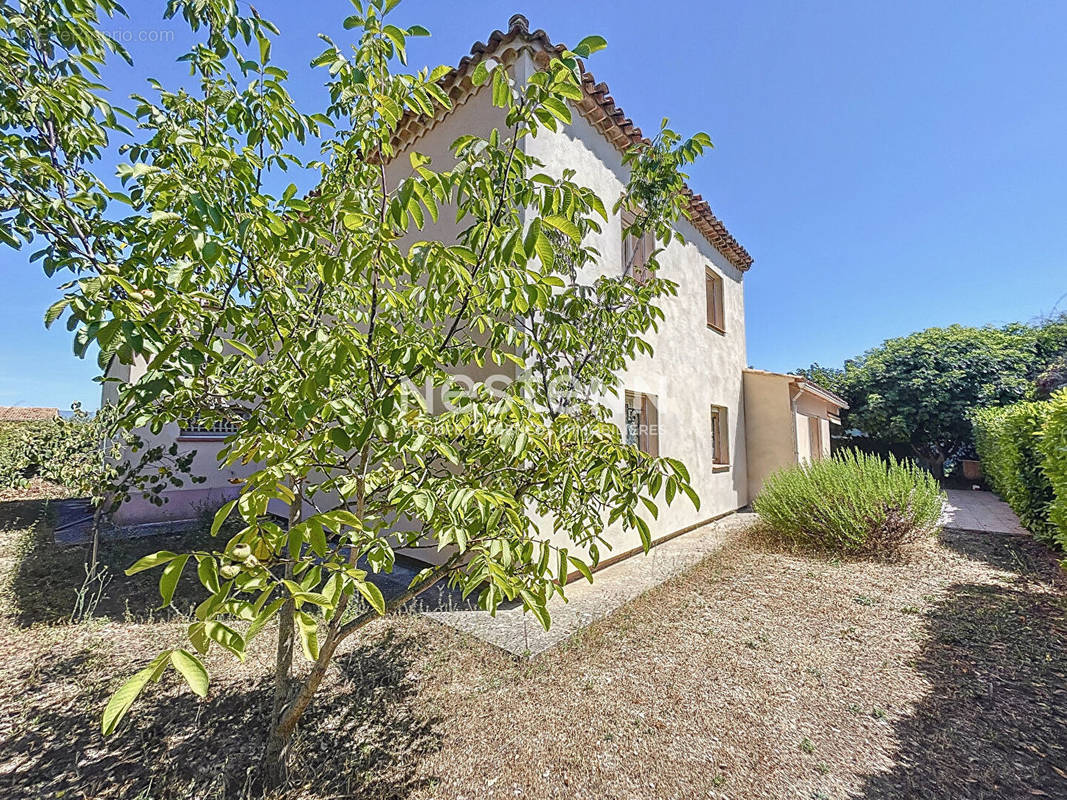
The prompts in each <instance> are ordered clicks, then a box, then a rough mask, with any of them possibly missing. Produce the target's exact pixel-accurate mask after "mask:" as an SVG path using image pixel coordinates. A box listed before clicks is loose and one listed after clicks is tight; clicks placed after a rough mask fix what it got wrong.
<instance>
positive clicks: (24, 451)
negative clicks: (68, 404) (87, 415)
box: [0, 420, 56, 489]
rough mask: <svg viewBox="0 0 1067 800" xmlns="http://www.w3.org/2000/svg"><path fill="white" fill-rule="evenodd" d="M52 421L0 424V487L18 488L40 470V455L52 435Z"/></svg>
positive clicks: (41, 461) (43, 461) (41, 460)
mask: <svg viewBox="0 0 1067 800" xmlns="http://www.w3.org/2000/svg"><path fill="white" fill-rule="evenodd" d="M55 424H56V423H55V422H54V421H52V420H42V421H35V422H7V423H3V424H2V425H0V489H18V488H21V487H23V486H25V485H26V482H27V481H28V480H29V479H30V478H32V477H34V476H36V475H39V474H40V473H41V469H40V466H41V464H42V463H47V461H46V460H45V459H42V458H40V457H39V455H38V454H39V453H40V452H41V451H42V450H44V449H46V448H45V447H44V444H45V442H47V441H49V440H50V439H51V438H52V436H53V430H54V428H55Z"/></svg>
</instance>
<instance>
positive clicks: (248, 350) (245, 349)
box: [226, 339, 256, 358]
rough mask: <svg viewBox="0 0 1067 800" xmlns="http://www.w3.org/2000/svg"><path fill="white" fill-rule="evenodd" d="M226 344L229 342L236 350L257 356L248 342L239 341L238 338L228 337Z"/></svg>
mask: <svg viewBox="0 0 1067 800" xmlns="http://www.w3.org/2000/svg"><path fill="white" fill-rule="evenodd" d="M226 344H228V345H229V346H230V347H232V348H233V349H234V350H240V351H241V352H242V353H244V354H245V355H246V356H248V357H249V358H255V357H256V353H255V351H254V350H253V349H252V348H251V347H249V346H248V345H247V344H245V343H244V342H239V341H237V340H236V339H227V340H226Z"/></svg>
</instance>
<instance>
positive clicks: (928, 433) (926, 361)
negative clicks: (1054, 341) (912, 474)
mask: <svg viewBox="0 0 1067 800" xmlns="http://www.w3.org/2000/svg"><path fill="white" fill-rule="evenodd" d="M1034 358H1035V352H1034V340H1033V337H1032V336H1031V335H1029V334H1028V333H1027V329H1025V327H1024V326H1008V327H1006V328H993V327H984V328H968V327H964V326H962V325H950V326H949V327H947V328H928V329H926V330H924V331H919V332H918V333H913V334H910V335H908V336H903V337H900V338H897V339H889V340H887V341H885V342H883V343H882V344H881V345H880V346H878V347H875V348H872V349H871V350H868V351H867V352H866V353H864V354H863V355H862V356H861V357H860V358H858V359H856V360H855V361H854V362H849V364H848V365H847V366H846V370H845V378H844V387H845V390H846V391H845V394H846V396H847V398H848V399H849V401H850V405H851V408H850V410H849V412H848V425H850V426H852V427H855V428H858V429H859V430H861V431H863V432H864V433H865V434H867V435H868V436H870V437H873V438H875V439H878V440H881V441H883V442H885V443H888V444H907V445H910V446H911V448H912V451H913V452H914V453H915V455H916V456H917V457H918V458H919V459H920V460H922V461H923V463H924V464H926V466H927V467H929V468H930V470H931V471H932V472H933V473H934V474H935V475H937V476H940V475H941V474H942V473H943V467H944V464H945V461H946V460H947V459H948V458H949V457H950V456H951V455H952V454H953V453H955V452H957V451H958V450H959V449H960V448H961V447H963V446H964V445H966V444H968V443H970V442H971V440H972V433H971V423H970V421H969V415H970V413H971V411H972V410H974V409H977V408H984V407H988V406H997V405H1005V404H1008V403H1013V402H1017V401H1018V400H1021V399H1022V398H1023V397H1024V396H1025V395H1026V392H1027V390H1028V388H1029V375H1030V371H1031V369H1032V367H1033V364H1034Z"/></svg>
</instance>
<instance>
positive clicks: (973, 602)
mask: <svg viewBox="0 0 1067 800" xmlns="http://www.w3.org/2000/svg"><path fill="white" fill-rule="evenodd" d="M42 508H43V506H42V504H41V503H40V502H34V503H0V567H2V568H4V569H6V571H7V573H8V580H7V586H6V588H5V591H4V595H3V597H4V603H5V606H6V608H7V616H6V617H5V619H4V620H3V621H0V699H2V703H0V797H4V798H16V799H19V800H21V798H59V797H63V798H68V799H69V798H142V799H143V800H148V798H152V799H153V800H163V799H164V798H190V797H195V798H198V800H199V799H201V798H203V799H204V800H210V798H222V797H241V796H243V795H245V794H246V787H247V783H248V780H247V775H248V770H249V768H250V767H251V766H253V765H254V762H255V758H256V755H257V753H258V751H259V748H260V741H261V740H260V738H259V737H260V734H259V727H260V725H259V723H261V722H262V720H263V709H264V707H265V704H266V699H267V697H268V696H269V691H268V688H267V685H268V684H267V674H268V669H269V660H270V649H271V643H270V637H269V636H268V635H267V634H264V636H263V638H262V639H260V640H257V646H256V648H255V649H254V652H253V653H252V655H251V657H250V658H249V659H248V660H247V661H246V662H245V663H244V664H241V665H239V666H235V665H234V664H233V663H232V661H229V660H227V659H225V658H223V657H221V656H215V657H213V658H212V660H211V661H210V663H209V667H210V668H211V669H212V673H213V675H214V676H215V682H214V683H213V688H212V693H211V695H210V697H209V699H208V701H206V702H205V703H199V702H197V701H196V700H195V698H194V697H192V696H191V694H190V693H189V692H188V690H183V689H182V688H181V687H179V686H178V685H177V683H176V682H165V683H164V684H163V685H162V686H161V687H153V689H152V692H151V694H150V695H149V696H148V698H147V700H146V702H145V703H143V704H142V705H140V706H138V707H136V708H135V710H134V712H133V719H132V721H131V723H130V724H129V725H126V726H125V727H124V729H123V730H122V731H121V733H120V734H119V735H118V736H116V737H114V738H112V739H110V740H108V741H104V740H103V739H102V738H101V736H100V734H99V732H98V730H99V713H100V709H101V707H102V703H103V702H104V700H105V699H106V696H107V693H108V691H110V690H113V689H114V688H115V687H116V685H117V684H118V682H119V681H120V679H121V676H124V675H128V674H129V673H130V672H132V671H133V670H134V669H135V668H137V667H138V666H140V665H141V664H143V663H144V662H145V661H146V660H147V659H148V658H149V657H150V656H151V654H152V653H153V651H154V650H155V649H157V648H161V647H165V646H169V645H172V644H174V643H175V642H176V641H177V639H178V637H179V635H180V630H181V627H182V625H183V622H182V620H181V618H180V617H179V616H178V615H177V613H176V612H174V611H173V610H170V611H167V612H159V611H151V610H150V609H151V608H152V605H153V603H154V602H155V601H154V600H153V599H152V596H151V593H152V591H153V590H154V589H153V587H152V586H151V583H150V581H151V579H150V578H148V579H147V580H141V579H142V578H143V576H135V578H132V579H128V578H125V577H123V578H121V579H119V578H116V580H115V582H114V583H113V584H112V585H111V586H110V587H109V596H108V597H107V598H105V601H104V602H103V603H102V604H101V607H100V609H99V610H98V614H99V618H98V619H96V620H94V621H92V622H90V623H86V624H82V625H77V626H71V625H67V624H64V623H62V622H61V621H60V620H61V619H62V609H63V607H64V598H67V597H69V596H70V593H71V592H72V589H71V585H73V584H75V583H77V582H80V576H78V580H77V581H75V575H76V574H77V571H80V569H81V566H80V562H78V563H76V564H75V563H73V562H71V561H70V558H71V555H70V554H69V553H68V554H59V555H56V554H55V553H53V552H52V549H51V548H50V546H49V544H48V536H47V530H46V529H45V528H44V527H43V526H40V527H38V528H37V529H34V528H33V527H32V526H31V523H32V522H33V521H34V520H35V519H37V518H39V517H40V516H41V513H42ZM164 544H166V545H168V546H170V544H172V543H170V542H166V541H156V542H152V543H145V542H127V543H122V549H121V550H119V549H114V550H112V549H108V550H107V551H106V552H105V558H107V559H108V560H111V561H113V562H114V563H115V565H116V569H117V567H118V566H121V565H124V564H126V563H130V561H132V560H133V559H134V558H136V557H137V556H138V555H139V554H140V551H139V550H138V548H144V549H145V550H147V549H148V548H149V547H151V549H157V548H158V547H160V546H162V545H164ZM175 546H177V545H175ZM114 547H115V548H117V547H118V545H115V546H114ZM75 567H76V568H77V571H76V570H75ZM1065 598H1067V587H1065V584H1064V580H1063V574H1062V572H1061V571H1060V570H1059V568H1058V567H1057V565H1056V563H1055V559H1054V558H1053V557H1052V556H1051V554H1049V553H1048V551H1046V550H1045V549H1044V548H1042V547H1041V546H1040V545H1037V544H1035V543H1034V542H1032V541H1031V540H1029V539H1026V538H1022V537H988V536H986V537H983V536H981V535H978V534H973V533H953V532H949V533H946V534H944V535H942V537H940V539H938V540H932V541H930V542H928V543H925V544H923V545H921V546H919V547H917V548H915V549H914V550H913V551H911V552H910V553H908V555H907V557H906V558H905V559H904V560H903V561H901V562H899V563H879V562H869V561H837V560H834V559H830V558H827V557H826V556H817V555H809V554H804V553H796V552H792V553H790V552H782V551H780V550H776V549H775V548H774V546H773V545H769V544H767V543H766V542H764V541H761V540H760V539H759V538H758V537H756V536H755V535H753V534H752V533H746V532H737V533H735V534H733V535H732V537H731V539H730V540H729V541H728V543H727V544H726V546H725V547H724V548H723V549H722V550H721V551H719V552H718V553H716V554H714V555H713V556H711V557H710V558H708V559H706V560H705V561H703V562H702V563H701V564H699V565H698V566H697V567H695V568H694V569H693V570H691V571H690V572H688V573H686V574H684V575H682V576H680V577H678V578H676V579H674V580H672V581H670V582H668V583H666V584H664V585H662V586H660V587H659V588H657V589H655V590H652V591H650V592H648V593H646V594H645V595H642V596H641V597H639V598H637V599H636V600H635V601H633V602H631V603H629V604H627V605H625V606H624V607H622V608H621V609H619V610H618V611H616V612H615V613H614V614H612V615H611V616H610V617H608V618H606V619H604V620H601V621H599V622H597V623H595V624H594V625H593V626H592V627H590V628H588V629H586V630H585V631H583V632H581V633H579V634H578V635H577V636H576V637H575V638H574V639H572V640H570V641H569V642H567V643H565V644H564V645H562V646H560V647H559V648H557V649H555V650H551V651H548V652H547V653H544V654H542V655H540V656H537V657H536V658H533V659H529V660H526V659H516V658H512V657H509V656H506V655H505V654H503V653H502V652H501V651H498V650H496V649H494V648H492V647H491V646H489V645H485V644H483V643H481V642H478V641H477V640H474V639H472V638H470V637H467V636H465V635H463V634H461V633H458V632H456V631H453V630H451V629H448V628H444V627H442V626H439V625H437V624H435V623H433V622H431V621H429V620H426V619H424V618H422V617H418V616H399V617H395V618H392V619H390V620H387V621H384V622H382V623H379V624H378V625H377V626H375V627H373V628H372V629H369V630H368V632H367V633H366V635H365V636H363V637H362V638H361V639H358V640H353V641H351V643H350V644H349V645H348V646H347V648H346V649H345V651H344V652H343V654H342V655H341V656H340V657H339V659H338V661H337V669H336V670H334V671H333V674H332V675H331V677H330V679H329V681H328V684H327V685H326V686H325V687H324V691H323V693H322V696H321V698H320V702H319V703H318V705H317V706H315V708H314V711H313V712H312V713H311V714H310V716H309V718H308V719H307V720H306V722H305V724H304V725H303V727H302V729H301V732H300V735H299V740H298V741H297V743H296V745H295V748H294V752H295V762H296V764H295V768H294V774H293V776H292V777H293V780H292V786H291V787H290V788H289V789H288V790H287V792H286V793H285V794H284V797H286V798H289V799H290V800H295V799H296V798H307V799H308V800H312V799H314V800H325V798H363V797H366V798H413V800H429V799H430V798H435V799H436V800H445V799H446V798H457V799H458V798H468V799H469V800H473V799H474V798H505V797H507V798H515V797H526V798H547V797H567V798H571V797H576V798H697V797H705V798H737V799H738V800H741V799H744V798H752V800H756V798H759V799H760V800H762V799H763V798H807V799H811V800H814V799H815V798H860V797H863V798H901V800H904V798H931V799H932V798H939V799H940V798H1022V797H1026V798H1032V797H1035V796H1036V797H1054V798H1061V797H1067V648H1065V646H1064V645H1065V644H1067V641H1065V640H1067V600H1065ZM189 600H191V596H190V597H188V598H186V597H184V596H182V597H181V598H180V599H179V602H178V604H177V605H178V606H179V607H182V602H188V601H189Z"/></svg>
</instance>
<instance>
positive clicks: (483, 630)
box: [422, 513, 755, 655]
mask: <svg viewBox="0 0 1067 800" xmlns="http://www.w3.org/2000/svg"><path fill="white" fill-rule="evenodd" d="M754 518H755V515H754V514H749V513H739V514H731V515H730V516H728V517H724V518H723V519H720V520H717V521H715V522H711V523H709V524H707V525H704V526H702V527H700V528H697V529H696V530H693V531H690V532H689V533H684V534H682V535H680V536H676V537H675V538H673V539H670V540H668V541H666V542H663V543H662V544H659V545H657V546H656V547H653V548H652V550H651V551H649V553H647V554H644V555H636V556H633V557H631V558H628V559H625V560H624V561H621V562H619V563H617V564H613V565H611V566H609V567H605V568H604V569H602V570H599V571H598V572H597V573H595V574H594V576H593V583H591V584H590V583H588V582H587V581H585V580H579V581H575V582H572V583H570V584H568V585H567V602H564V601H562V600H561V599H559V598H558V597H557V598H553V600H552V602H551V603H550V604H549V607H548V610H549V614H550V615H551V617H552V626H551V627H550V628H549V630H547V631H546V630H545V629H544V628H542V627H541V625H540V623H538V622H537V620H536V619H534V617H533V615H531V614H528V613H524V611H523V609H522V607H521V606H519V607H512V608H506V609H498V610H497V613H496V616H490V615H489V613H488V612H485V611H482V610H480V609H477V608H470V607H469V606H468V607H460V608H453V609H447V608H446V609H442V608H441V607H440V605H439V604H438V600H439V598H434V601H433V602H434V607H431V608H426V609H425V610H422V613H423V614H425V615H426V616H427V617H429V618H430V619H433V620H436V621H437V622H440V623H442V624H444V625H450V626H452V627H453V628H456V629H458V630H461V631H465V632H466V633H469V634H471V635H473V636H476V637H478V638H479V639H482V640H484V641H486V642H489V643H490V644H493V645H496V646H497V647H500V648H502V649H504V650H506V651H508V652H509V653H512V654H514V655H536V654H538V653H542V652H544V651H545V650H548V649H549V648H551V647H554V646H555V645H557V644H559V643H560V642H562V641H564V640H565V639H568V638H570V637H571V636H573V635H574V633H576V632H577V631H579V630H581V629H582V628H584V627H587V626H588V625H589V624H591V623H592V622H594V621H595V620H597V619H600V618H602V617H605V616H607V615H608V614H610V613H611V612H612V611H615V610H616V609H617V608H619V607H620V606H622V605H624V604H625V603H628V602H629V601H630V600H633V599H634V598H635V597H637V596H638V595H641V594H643V593H645V592H647V591H648V590H649V589H653V588H655V587H656V586H659V585H660V584H661V583H663V582H664V581H666V580H668V579H670V578H673V577H674V576H676V575H678V574H680V573H682V572H684V571H685V570H687V569H689V568H690V567H692V566H694V565H695V564H697V563H698V562H699V561H701V560H702V559H704V558H705V557H707V556H708V555H710V554H711V553H714V552H715V551H716V550H718V549H720V548H721V547H722V546H723V544H724V543H725V542H726V539H727V536H728V535H729V533H730V532H731V531H733V530H737V529H738V528H740V527H743V526H746V525H748V524H750V523H751V521H752V520H753V519H754ZM431 591H432V590H431Z"/></svg>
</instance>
